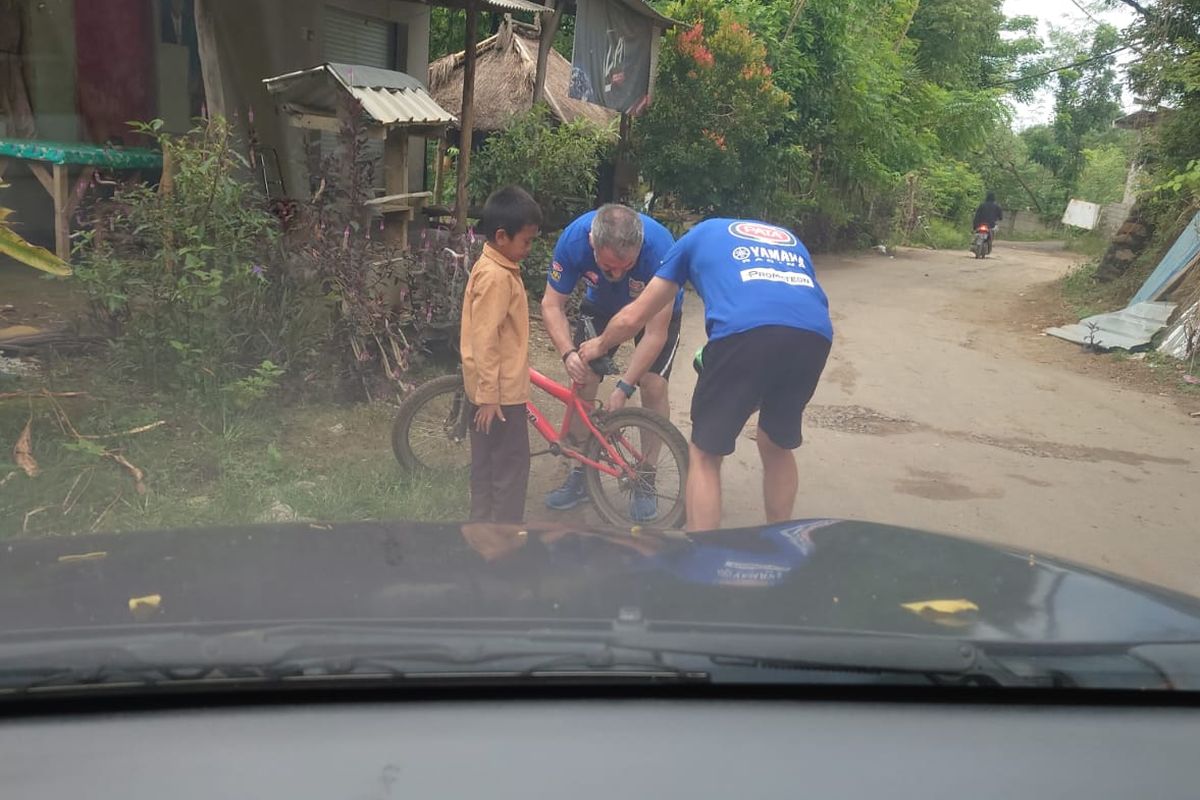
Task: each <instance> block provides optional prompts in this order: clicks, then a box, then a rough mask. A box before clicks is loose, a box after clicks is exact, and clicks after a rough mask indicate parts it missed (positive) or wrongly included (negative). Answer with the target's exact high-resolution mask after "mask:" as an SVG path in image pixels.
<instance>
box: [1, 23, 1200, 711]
mask: <svg viewBox="0 0 1200 800" xmlns="http://www.w3.org/2000/svg"><path fill="white" fill-rule="evenodd" d="M1197 63H1200V11H1198V10H1197V7H1196V4H1195V3H1193V2H1187V1H1186V0H1142V2H1138V3H1135V2H1129V1H1128V0H1095V1H1094V2H1076V0H1041V1H1040V2H1033V0H921V1H920V2H917V0H906V1H905V2H885V1H883V0H798V1H797V0H578V1H577V2H568V0H470V2H464V1H463V0H419V1H418V0H244V2H241V3H224V2H215V0H89V2H82V0H0V699H2V698H3V697H7V696H13V695H15V696H21V697H26V696H29V695H31V694H36V692H38V691H40V690H43V689H53V690H54V691H59V692H61V691H79V692H83V693H86V692H91V691H103V690H105V688H106V687H119V688H120V689H121V690H122V691H134V692H135V693H136V692H138V691H143V690H145V691H150V690H152V689H153V690H156V691H157V690H162V689H164V688H166V689H168V690H171V689H178V690H180V691H190V690H191V689H193V688H195V687H196V686H204V685H210V684H213V683H214V682H216V683H219V682H221V681H226V682H228V681H229V679H231V678H232V679H236V680H235V682H234V683H235V684H236V686H238V687H245V686H256V685H262V684H276V683H286V684H288V685H291V686H297V687H302V686H311V685H320V686H323V687H329V686H338V685H348V684H349V683H350V682H351V681H356V682H358V685H361V683H362V681H364V680H365V681H368V682H371V683H373V684H374V683H380V684H384V685H391V684H395V683H403V682H408V681H413V680H417V681H430V680H433V681H451V682H462V683H466V684H475V683H479V682H488V681H501V682H505V683H511V682H517V683H529V684H533V685H540V684H541V683H545V682H551V683H553V682H556V681H563V680H567V681H571V682H574V683H582V684H590V683H593V682H597V683H603V682H606V681H622V682H634V683H647V684H649V685H669V684H672V683H687V684H722V683H754V684H768V685H789V686H790V685H796V684H824V683H841V684H844V683H862V682H866V683H873V684H880V683H882V684H895V685H906V686H907V685H912V684H920V685H925V686H938V687H942V686H953V687H958V688H960V689H961V688H964V687H977V686H988V687H997V686H1021V687H1056V688H1064V687H1073V688H1079V689H1129V688H1137V689H1155V690H1159V689H1169V690H1170V689H1173V690H1189V689H1192V688H1194V687H1195V686H1196V685H1198V682H1200V577H1198V576H1200V545H1198V544H1197V542H1196V541H1195V538H1196V537H1195V532H1196V531H1197V529H1198V526H1200V523H1198V515H1200V506H1198V504H1197V501H1196V497H1197V493H1196V477H1197V472H1198V469H1200V448H1198V445H1200V364H1198V363H1197V357H1198V352H1200V310H1198V303H1200V266H1197V265H1198V264H1200V138H1198V137H1197V136H1196V135H1195V131H1196V130H1197V125H1198V124H1200V78H1198V77H1197V74H1198V73H1197V70H1196V65H1197ZM220 685H227V684H220ZM228 685H233V684H228ZM131 687H132V688H131Z"/></svg>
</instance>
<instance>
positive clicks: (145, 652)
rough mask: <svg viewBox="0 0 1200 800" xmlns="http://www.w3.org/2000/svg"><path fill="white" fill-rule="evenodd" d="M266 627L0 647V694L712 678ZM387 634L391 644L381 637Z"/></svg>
mask: <svg viewBox="0 0 1200 800" xmlns="http://www.w3.org/2000/svg"><path fill="white" fill-rule="evenodd" d="M261 633H263V632H261V631H254V632H246V633H230V634H220V635H217V636H211V637H210V636H196V635H194V634H193V635H180V634H166V635H163V638H161V639H159V637H158V635H155V634H150V635H149V636H146V635H136V634H135V635H134V636H126V637H121V639H120V640H117V641H111V642H103V643H101V642H95V641H78V642H73V643H59V644H57V645H51V646H47V647H45V648H44V649H43V650H42V651H41V653H40V654H39V652H38V648H36V647H34V646H33V645H24V646H22V647H21V648H19V649H20V650H21V651H23V652H20V653H18V654H13V653H7V654H6V653H5V650H6V649H9V648H6V647H5V646H3V645H0V694H10V695H11V694H32V693H43V692H55V691H75V690H81V689H89V690H106V689H108V690H112V689H118V690H125V689H151V688H163V689H175V690H178V689H185V688H189V687H204V688H218V687H221V686H237V687H242V688H250V687H252V686H261V685H277V686H284V685H296V684H304V683H308V684H313V683H321V682H341V681H354V682H357V683H362V682H370V681H375V682H384V683H388V684H397V683H401V682H406V681H413V682H421V683H430V682H464V681H465V682H489V681H491V682H495V681H553V680H556V681H587V682H599V681H605V682H611V681H617V682H631V681H650V682H656V683H657V682H664V681H690V682H695V681H705V680H707V679H708V677H709V676H708V674H707V673H705V672H704V671H702V670H695V669H685V668H679V667H675V666H672V665H669V664H665V663H662V662H660V661H657V660H654V659H651V658H646V657H644V656H643V655H639V654H634V653H623V652H619V651H617V650H614V649H613V648H611V647H609V646H608V645H606V644H603V643H593V644H591V645H587V646H581V645H580V644H579V643H563V644H558V645H556V646H551V645H547V644H544V643H536V642H533V641H530V640H528V639H525V640H520V639H517V640H514V639H513V637H511V636H509V635H503V636H500V637H487V638H488V639H490V640H491V641H488V642H487V643H484V642H481V641H479V640H478V638H477V636H469V637H463V636H462V635H460V634H451V635H448V636H447V635H444V634H443V635H439V636H436V637H434V636H431V635H429V634H425V635H423V636H420V637H413V636H412V635H405V636H403V637H397V636H395V635H392V636H388V637H380V636H379V631H378V630H376V629H372V630H371V631H370V632H369V638H370V640H371V641H370V642H364V641H363V638H364V636H363V634H364V633H367V632H363V631H360V632H359V633H358V634H357V635H355V634H351V635H346V634H347V633H349V632H348V631H347V630H346V629H345V628H340V627H339V628H336V629H333V630H330V631H327V632H325V633H324V634H317V635H314V632H313V631H312V630H311V629H307V632H306V634H305V635H303V636H295V635H292V634H289V635H284V636H282V637H281V636H278V635H275V634H269V633H268V635H267V637H265V638H263V637H261V636H260V634H261ZM381 639H386V641H381Z"/></svg>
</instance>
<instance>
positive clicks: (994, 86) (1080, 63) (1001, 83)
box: [982, 44, 1133, 89]
mask: <svg viewBox="0 0 1200 800" xmlns="http://www.w3.org/2000/svg"><path fill="white" fill-rule="evenodd" d="M1131 47H1133V45H1129V44H1125V45H1121V46H1120V47H1118V48H1117V49H1116V50H1109V51H1108V52H1107V53H1101V54H1100V55H1097V56H1091V57H1089V58H1085V59H1082V60H1081V61H1075V62H1073V63H1071V64H1064V65H1063V66H1061V67H1054V68H1053V69H1048V70H1046V71H1045V72H1035V73H1034V74H1032V75H1022V76H1021V77H1019V78H1009V79H1008V80H1006V81H997V82H996V83H990V84H988V85H987V86H984V87H982V88H984V89H998V88H999V87H1001V86H1012V85H1013V84H1014V83H1024V82H1025V81H1032V80H1035V79H1037V78H1044V77H1046V76H1047V75H1053V74H1054V73H1056V72H1062V71H1063V70H1068V69H1074V68H1075V67H1082V66H1083V65H1084V64H1091V63H1092V62H1093V61H1101V60H1103V59H1105V58H1108V57H1109V56H1115V55H1116V54H1117V53H1120V52H1121V51H1123V50H1129V49H1130V48H1131Z"/></svg>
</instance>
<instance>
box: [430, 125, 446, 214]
mask: <svg viewBox="0 0 1200 800" xmlns="http://www.w3.org/2000/svg"><path fill="white" fill-rule="evenodd" d="M447 147H448V144H447V142H446V135H445V133H443V134H442V135H441V136H439V137H438V141H437V160H436V161H435V162H434V165H433V204H434V205H435V206H440V205H441V204H442V195H443V194H445V192H446V149H447Z"/></svg>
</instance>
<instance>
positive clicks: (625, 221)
mask: <svg viewBox="0 0 1200 800" xmlns="http://www.w3.org/2000/svg"><path fill="white" fill-rule="evenodd" d="M674 244H675V239H674V237H672V236H671V232H670V231H668V230H667V229H666V228H664V227H663V226H662V225H660V224H659V223H658V222H655V221H654V220H653V219H651V218H650V217H648V216H646V215H644V214H639V213H637V212H636V211H633V210H632V209H630V208H626V207H625V206H621V205H615V204H610V205H606V206H602V207H601V208H600V209H598V210H597V211H589V212H588V213H586V214H583V215H582V216H580V217H579V218H578V219H576V220H575V221H574V222H572V223H571V224H570V225H568V226H567V227H566V229H565V230H563V232H562V235H561V236H559V238H558V243H557V244H556V245H555V247H554V263H553V264H551V265H550V270H549V275H548V279H547V285H546V294H545V297H544V298H543V299H542V320H543V323H544V324H545V326H546V332H547V333H548V334H549V335H550V339H551V341H552V342H553V343H554V346H555V347H556V348H557V349H558V353H559V355H560V356H562V360H563V364H564V365H565V366H566V368H567V373H568V374H569V375H570V376H571V380H573V381H574V382H576V383H578V384H582V386H583V388H582V389H581V390H580V394H581V395H582V396H583V397H585V398H587V399H589V400H590V399H594V398H595V396H596V391H597V389H598V388H599V386H600V380H601V379H600V377H599V376H597V375H596V374H595V373H594V372H592V371H591V370H590V369H589V368H588V366H587V362H586V361H584V360H583V359H581V358H580V357H579V352H578V350H577V349H576V348H577V347H578V346H579V344H580V343H581V342H582V341H583V340H584V339H585V338H586V337H585V336H584V335H583V326H582V324H577V325H576V326H575V331H574V335H572V331H571V325H570V323H569V322H568V321H567V300H568V298H569V297H570V296H571V293H572V292H573V291H575V287H576V285H577V284H578V283H579V281H580V280H582V281H583V282H584V284H585V285H586V286H587V291H586V294H585V296H584V300H583V305H582V306H581V307H580V309H579V314H580V317H581V318H582V317H590V318H591V319H592V322H593V324H594V325H595V328H596V330H597V331H603V330H604V329H605V328H606V326H607V325H608V321H609V320H610V319H611V318H612V316H613V315H614V314H616V313H617V312H618V311H620V310H621V309H622V308H624V307H626V306H627V305H629V304H630V303H631V302H633V301H634V300H635V299H636V298H637V297H639V296H640V295H641V294H642V292H643V291H644V290H645V288H646V285H647V284H648V283H649V282H650V280H651V279H652V278H653V277H654V275H655V273H656V272H657V270H658V266H659V264H660V263H661V262H662V260H663V258H664V257H665V256H666V254H667V251H669V250H670V249H671V247H672V245H674ZM673 299H674V302H667V303H664V304H663V305H662V307H661V308H656V310H655V311H656V313H654V314H650V315H648V316H647V317H646V319H644V320H642V323H641V324H640V325H638V331H637V335H636V339H637V347H636V348H635V349H634V351H633V355H632V356H631V357H630V359H629V365H628V367H627V368H626V369H625V373H624V374H623V375H622V376H621V379H620V380H619V381H617V386H616V388H615V389H614V390H613V393H612V396H611V397H609V399H608V403H607V405H606V406H605V408H607V409H609V410H610V411H611V410H616V409H618V408H621V407H622V406H624V405H625V401H626V400H628V399H629V398H630V397H632V396H633V393H634V392H635V391H637V390H638V389H639V388H640V389H641V391H642V405H643V406H645V407H646V408H649V409H651V410H653V411H656V412H658V413H659V414H661V415H663V416H664V417H667V418H668V419H669V418H670V416H671V404H670V399H669V397H668V395H667V380H668V379H669V378H670V377H671V367H672V365H673V364H674V362H675V351H676V349H677V348H678V346H679V325H680V320H681V313H682V309H683V290H682V289H681V288H678V287H677V291H676V292H675V295H674V298H673ZM643 326H645V327H644V328H643ZM633 333H634V332H632V331H631V332H630V335H631V336H632V335H633ZM625 338H629V337H625ZM621 341H623V340H619V341H617V342H616V343H615V344H614V346H613V347H612V348H610V351H611V352H609V355H612V353H615V352H616V349H617V348H616V346H617V345H619V344H620V343H621ZM601 355H603V354H601ZM572 432H573V433H574V434H575V435H576V436H582V435H583V434H584V433H585V429H584V427H583V426H582V424H579V425H576V426H573V428H572ZM658 446H661V443H659V445H658ZM655 449H657V448H655ZM655 455H656V453H655V452H648V453H647V458H648V460H653V457H654V456H655ZM650 480H652V478H648V481H650ZM648 487H649V483H648V484H647V488H648ZM586 499H587V488H586V486H585V485H584V474H583V470H582V469H575V470H572V472H571V474H570V475H569V476H568V477H567V480H566V482H565V483H564V484H563V485H562V486H560V487H559V488H557V489H555V490H554V491H552V492H550V493H549V494H548V495H547V496H546V505H547V506H548V507H550V508H553V509H560V510H561V509H567V508H574V507H575V506H576V505H578V504H580V503H582V502H584V501H585V500H586ZM630 513H631V516H632V517H633V518H634V519H636V520H639V521H647V520H651V519H653V518H654V516H655V514H656V513H657V498H656V497H655V496H654V494H653V493H652V492H650V491H638V490H635V491H634V492H633V497H632V499H631V508H630Z"/></svg>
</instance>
